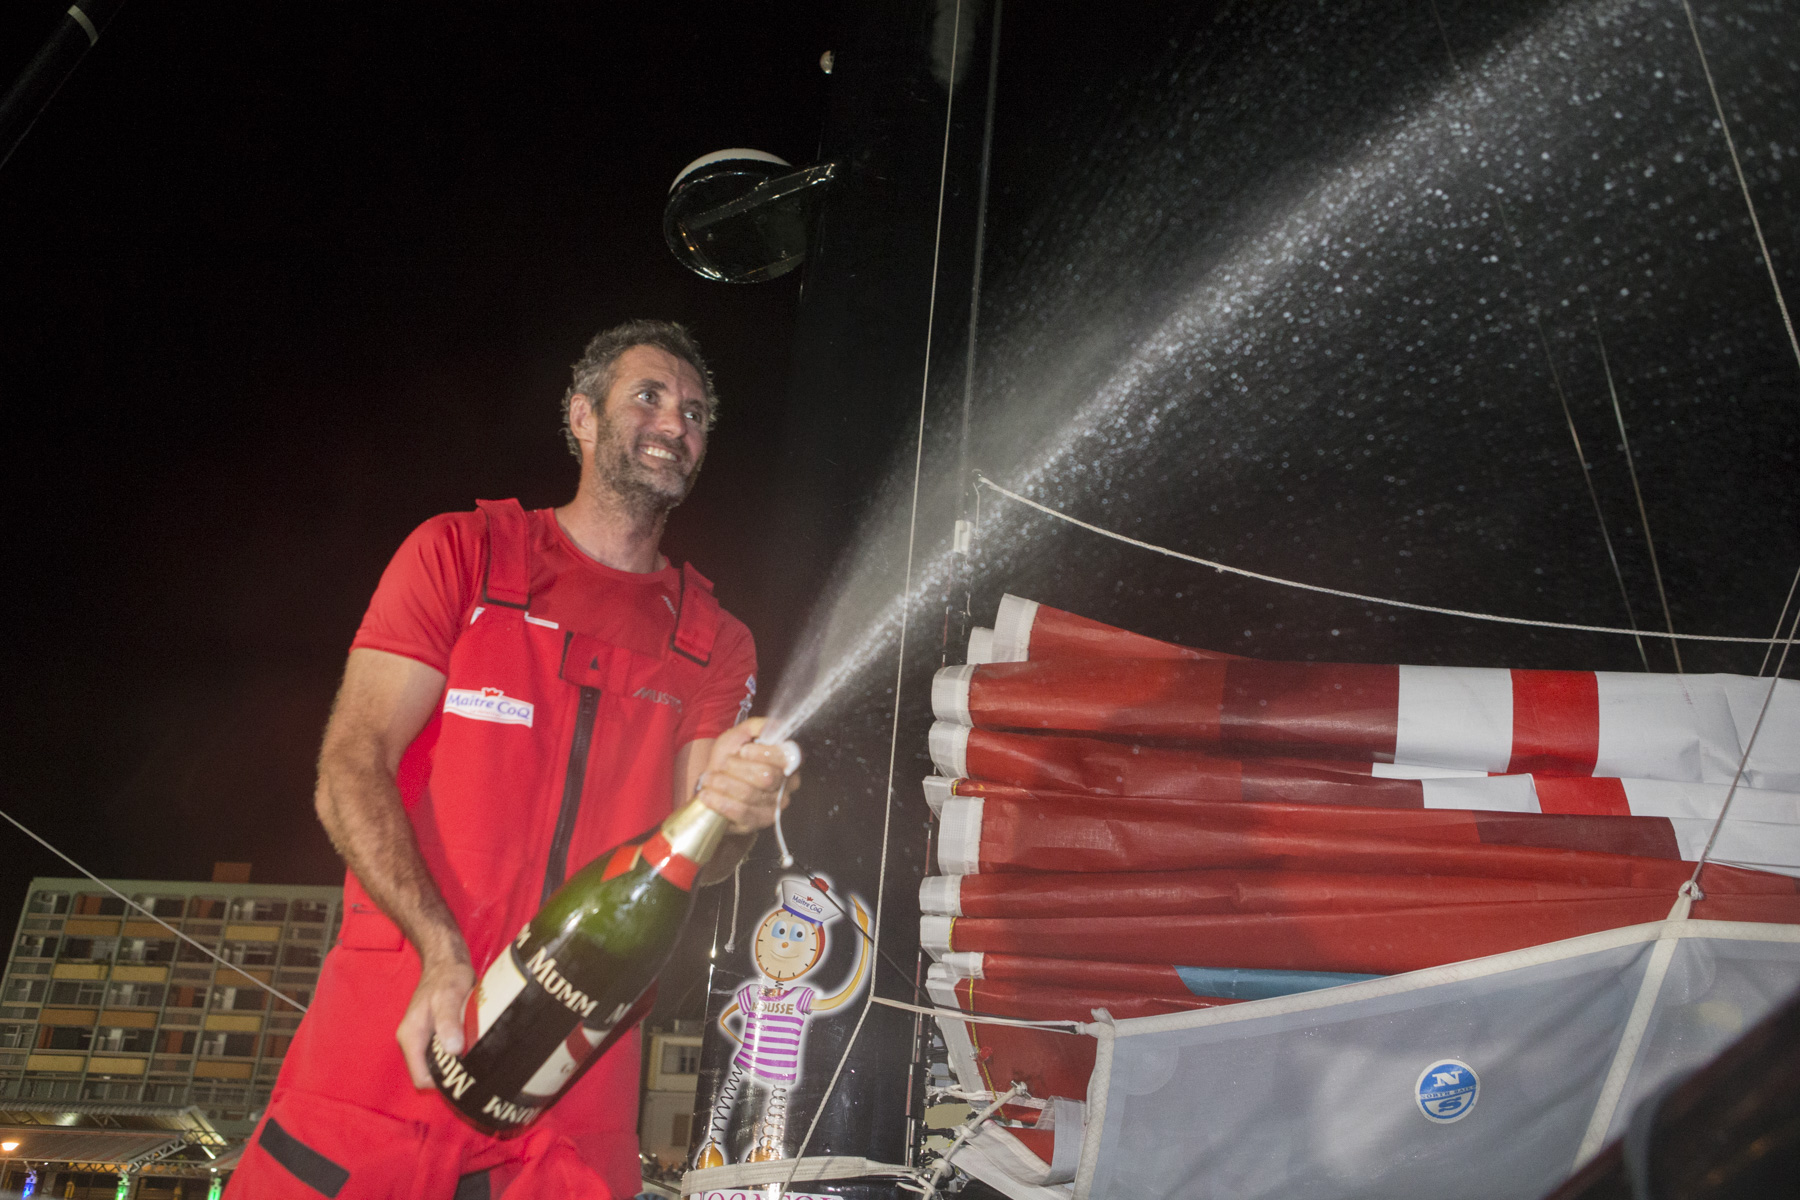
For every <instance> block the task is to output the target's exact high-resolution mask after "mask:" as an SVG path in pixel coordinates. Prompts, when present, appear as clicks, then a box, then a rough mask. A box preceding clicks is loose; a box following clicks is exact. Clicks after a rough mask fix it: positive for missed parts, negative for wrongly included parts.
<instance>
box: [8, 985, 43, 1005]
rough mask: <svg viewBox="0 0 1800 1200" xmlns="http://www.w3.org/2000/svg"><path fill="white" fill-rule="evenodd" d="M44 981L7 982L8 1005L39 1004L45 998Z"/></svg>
mask: <svg viewBox="0 0 1800 1200" xmlns="http://www.w3.org/2000/svg"><path fill="white" fill-rule="evenodd" d="M45 983H46V981H45V980H42V979H9V980H7V981H6V1002H7V1003H8V1004H37V1003H39V1002H40V1001H42V1000H43V998H44V985H45Z"/></svg>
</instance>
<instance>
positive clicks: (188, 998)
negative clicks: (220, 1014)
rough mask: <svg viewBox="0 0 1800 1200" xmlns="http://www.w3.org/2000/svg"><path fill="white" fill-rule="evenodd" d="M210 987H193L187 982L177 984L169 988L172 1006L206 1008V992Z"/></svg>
mask: <svg viewBox="0 0 1800 1200" xmlns="http://www.w3.org/2000/svg"><path fill="white" fill-rule="evenodd" d="M208 990H209V989H207V988H204V987H193V986H190V985H187V984H180V983H178V984H176V985H175V986H174V987H172V988H170V989H169V1007H170V1008H205V1007H206V993H207V991H208Z"/></svg>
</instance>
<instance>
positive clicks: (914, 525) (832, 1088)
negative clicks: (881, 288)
mask: <svg viewBox="0 0 1800 1200" xmlns="http://www.w3.org/2000/svg"><path fill="white" fill-rule="evenodd" d="M951 21H952V29H951V33H950V60H949V73H948V78H947V80H946V82H945V84H944V90H945V97H944V148H943V154H942V157H941V159H940V161H939V163H938V194H937V217H936V226H935V229H934V231H933V234H932V242H931V291H930V296H929V299H928V300H927V301H926V305H925V355H924V358H925V364H924V370H923V372H922V375H921V378H920V381H919V422H918V433H917V436H916V444H915V446H914V448H913V480H912V508H911V512H910V514H909V515H908V517H907V525H906V571H905V574H904V576H903V577H902V582H901V592H900V596H901V603H900V645H899V649H898V651H897V652H896V653H895V656H894V659H895V661H894V715H893V721H892V729H891V732H890V734H889V738H888V768H887V798H886V802H885V803H884V804H883V806H882V811H881V866H880V869H879V872H878V873H877V875H876V883H875V919H874V922H873V924H874V926H875V930H874V933H873V935H872V936H871V938H870V942H871V944H872V945H873V946H874V948H875V949H876V951H877V952H879V951H880V949H881V915H882V910H883V905H884V904H885V902H886V900H887V868H888V841H889V835H890V833H891V831H892V828H893V814H894V769H895V767H896V766H897V765H898V763H899V759H900V705H901V692H902V684H903V683H904V682H905V679H906V635H907V624H908V622H907V617H908V615H909V608H910V606H909V605H908V604H907V602H906V601H907V597H909V596H911V595H912V576H913V551H914V549H915V547H916V545H917V543H918V530H919V481H920V477H921V476H922V475H923V473H924V468H925V409H926V401H927V400H928V399H929V398H930V395H931V339H932V334H933V333H934V332H935V330H936V320H937V293H938V263H939V257H940V254H941V251H942V250H943V244H944V196H945V193H946V190H947V187H948V184H949V179H950V120H951V117H952V115H953V114H954V113H955V111H956V63H957V51H958V50H959V49H960V46H959V42H960V39H961V37H962V0H956V8H955V11H954V12H953V13H952V15H951ZM874 1007H875V988H874V985H873V983H871V984H870V987H869V995H868V998H867V999H865V1000H864V1001H863V1005H862V1011H861V1012H860V1013H858V1014H857V1017H856V1025H855V1026H854V1027H853V1028H852V1029H851V1030H850V1037H849V1038H848V1040H846V1041H845V1043H844V1052H843V1053H842V1054H841V1055H839V1056H838V1061H837V1066H836V1067H835V1068H833V1069H832V1072H831V1079H830V1080H829V1081H827V1083H826V1084H825V1092H824V1094H823V1095H822V1096H820V1097H819V1103H818V1106H817V1107H816V1108H814V1109H813V1116H812V1120H811V1121H810V1122H809V1123H808V1124H807V1126H806V1135H805V1136H804V1137H802V1138H801V1139H800V1145H799V1147H798V1148H797V1149H796V1150H795V1152H794V1157H795V1159H801V1158H804V1157H805V1156H806V1148H807V1146H809V1145H810V1144H811V1143H812V1136H813V1133H814V1132H815V1131H816V1130H817V1129H818V1127H819V1119H820V1118H821V1117H823V1116H824V1115H825V1110H826V1108H828V1107H829V1106H830V1104H831V1097H832V1095H833V1094H834V1093H835V1092H836V1091H837V1084H838V1079H839V1078H840V1077H842V1075H843V1073H844V1064H845V1063H847V1062H849V1061H850V1053H851V1051H853V1050H855V1049H856V1043H857V1041H858V1040H859V1039H860V1038H861V1036H862V1031H863V1025H864V1024H865V1023H866V1022H867V1021H868V1019H869V1013H870V1012H871V1011H872V1010H873V1009H874ZM797 1173H798V1167H796V1170H795V1172H794V1173H790V1174H789V1176H788V1181H787V1184H785V1185H783V1186H784V1188H785V1187H789V1186H792V1184H793V1182H794V1178H795V1175H796V1174H797Z"/></svg>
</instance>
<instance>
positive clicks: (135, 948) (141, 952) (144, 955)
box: [119, 938, 176, 963]
mask: <svg viewBox="0 0 1800 1200" xmlns="http://www.w3.org/2000/svg"><path fill="white" fill-rule="evenodd" d="M175 946H176V942H175V939H174V938H126V939H124V940H123V941H121V942H120V943H119V961H120V962H122V963H166V962H173V961H175Z"/></svg>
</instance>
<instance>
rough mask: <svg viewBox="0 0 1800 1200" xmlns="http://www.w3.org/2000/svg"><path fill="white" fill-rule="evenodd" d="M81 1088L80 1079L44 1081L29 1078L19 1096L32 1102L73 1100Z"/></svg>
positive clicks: (21, 1088)
mask: <svg viewBox="0 0 1800 1200" xmlns="http://www.w3.org/2000/svg"><path fill="white" fill-rule="evenodd" d="M80 1088H81V1081H80V1080H79V1079H44V1078H33V1077H31V1076H27V1077H26V1079H25V1082H24V1083H22V1084H21V1085H20V1086H19V1095H21V1096H24V1097H26V1098H28V1099H32V1100H73V1099H74V1098H75V1094H76V1092H77V1091H79V1090H80Z"/></svg>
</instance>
